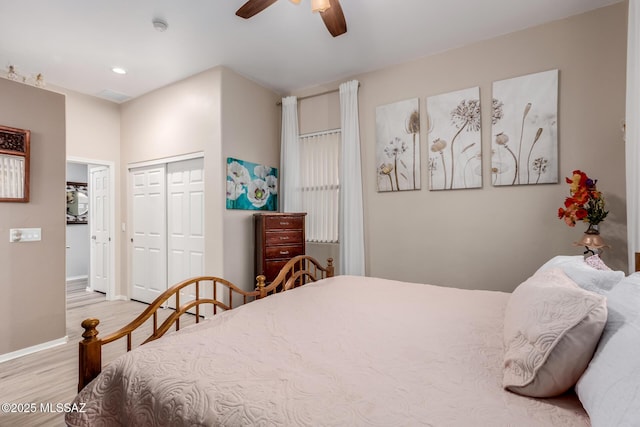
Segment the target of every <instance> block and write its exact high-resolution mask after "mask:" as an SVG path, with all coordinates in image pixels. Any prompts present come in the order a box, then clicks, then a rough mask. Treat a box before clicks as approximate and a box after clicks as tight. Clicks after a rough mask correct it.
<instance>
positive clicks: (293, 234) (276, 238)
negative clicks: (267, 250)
mask: <svg viewBox="0 0 640 427" xmlns="http://www.w3.org/2000/svg"><path fill="white" fill-rule="evenodd" d="M265 241H266V242H267V245H292V244H297V243H302V231H301V230H282V231H268V232H266V233H265Z"/></svg>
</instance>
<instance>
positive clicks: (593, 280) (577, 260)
mask: <svg viewBox="0 0 640 427" xmlns="http://www.w3.org/2000/svg"><path fill="white" fill-rule="evenodd" d="M554 267H559V268H561V269H562V271H564V273H565V274H566V275H567V276H569V278H570V279H571V280H573V281H574V282H576V283H577V284H578V286H580V287H581V288H582V289H586V290H587V291H591V292H596V293H598V294H601V295H605V294H606V293H607V292H608V291H610V290H611V289H612V288H613V287H614V286H615V285H616V284H617V283H619V282H620V281H621V280H622V279H624V276H625V274H624V271H614V270H598V269H595V268H593V267H591V266H590V265H589V264H587V263H586V262H585V261H584V257H583V256H582V255H576V256H563V255H558V256H556V257H553V258H551V259H550V260H549V261H547V262H546V263H545V264H543V265H542V267H540V268H539V269H538V271H537V272H536V273H538V272H541V271H544V270H548V269H550V268H554Z"/></svg>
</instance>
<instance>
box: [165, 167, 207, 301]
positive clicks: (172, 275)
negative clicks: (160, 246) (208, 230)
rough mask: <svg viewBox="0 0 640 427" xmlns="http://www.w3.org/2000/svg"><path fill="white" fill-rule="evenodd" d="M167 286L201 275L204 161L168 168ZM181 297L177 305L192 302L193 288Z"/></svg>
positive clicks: (202, 270) (202, 263)
mask: <svg viewBox="0 0 640 427" xmlns="http://www.w3.org/2000/svg"><path fill="white" fill-rule="evenodd" d="M167 213H168V223H167V226H168V230H167V231H168V232H167V236H168V248H167V256H168V263H167V266H168V270H167V277H168V280H169V286H173V285H174V284H176V283H179V282H181V281H183V280H185V279H188V278H191V277H195V276H201V275H203V274H204V160H203V159H202V158H197V159H190V160H184V161H180V162H174V163H169V164H167ZM190 288H192V289H187V290H186V292H183V293H181V295H180V304H181V305H182V304H183V303H185V302H187V301H190V300H193V299H194V298H195V295H194V292H195V287H194V286H191V287H190Z"/></svg>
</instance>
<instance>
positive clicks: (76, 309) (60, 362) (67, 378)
mask: <svg viewBox="0 0 640 427" xmlns="http://www.w3.org/2000/svg"><path fill="white" fill-rule="evenodd" d="M85 286H86V284H76V285H72V286H68V287H67V336H68V338H69V341H68V342H67V344H64V345H60V346H57V347H55V348H51V349H48V350H43V351H40V352H37V353H34V354H30V355H27V356H23V357H20V358H17V359H13V360H9V361H7V362H4V363H0V403H18V404H24V403H28V404H31V403H34V404H35V405H36V408H37V411H36V412H35V413H20V414H16V413H10V414H7V413H3V412H2V411H0V426H2V427H4V426H20V427H37V426H46V427H58V426H64V425H65V423H64V414H59V413H47V412H44V413H43V412H41V411H40V407H41V404H44V405H46V404H47V403H52V404H54V405H55V404H57V403H69V402H71V401H72V400H73V398H74V397H75V395H76V391H77V387H78V386H77V384H78V342H79V341H80V340H81V339H82V337H81V335H82V332H83V330H82V328H81V327H80V323H81V322H82V320H84V319H86V318H88V317H96V318H98V319H100V325H99V326H98V330H99V331H100V336H104V335H106V334H108V333H111V332H113V331H116V330H117V329H119V328H121V327H122V326H124V325H125V324H127V323H128V322H130V321H131V320H133V319H134V318H135V317H136V316H137V315H138V314H140V313H141V312H142V311H143V310H144V309H145V307H146V304H142V303H139V302H135V301H105V298H104V295H102V294H98V293H94V292H87V291H86V290H85V289H84V288H85ZM170 312H171V311H170V310H161V312H160V313H159V314H160V316H159V319H160V320H164V318H166V316H168V315H169V314H170ZM189 317H191V316H189ZM185 320H187V322H186V323H185V322H183V325H186V324H188V323H190V322H189V321H188V320H189V319H185ZM150 330H151V325H150V324H149V325H148V327H147V328H144V330H143V331H142V332H141V333H140V334H139V335H134V337H133V342H134V345H137V344H139V343H140V342H141V341H142V340H143V339H144V338H145V336H143V333H144V332H146V333H147V334H148V333H149V332H148V331H150ZM124 353H126V343H124V342H115V343H112V344H109V345H107V346H105V348H104V349H103V356H102V361H103V365H104V364H106V363H109V362H110V361H112V360H114V359H115V358H116V357H118V356H120V355H122V354H124Z"/></svg>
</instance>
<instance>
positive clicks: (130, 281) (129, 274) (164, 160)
mask: <svg viewBox="0 0 640 427" xmlns="http://www.w3.org/2000/svg"><path fill="white" fill-rule="evenodd" d="M197 158H203V159H204V151H195V152H193V153H185V154H180V155H176V156H170V157H162V158H159V159H153V160H146V161H140V162H131V163H127V175H126V176H127V178H126V179H127V182H126V186H127V187H126V188H127V190H126V191H127V223H128V224H129V225H131V224H133V209H132V206H133V203H132V200H133V194H132V192H131V184H132V183H131V170H132V169H137V168H143V167H147V166H157V165H163V164H164V165H166V164H168V163H174V162H180V161H183V160H191V159H197ZM203 167H204V164H203ZM131 237H132V236H131V227H127V234H126V239H127V242H129V241H130V239H131ZM126 248H127V249H126V250H127V255H126V256H127V276H126V277H127V282H128V283H127V295H128V296H129V298H131V295H132V294H133V276H132V275H133V265H132V263H133V260H132V258H133V253H132V251H131V246H130V245H129V244H128V243H127V245H126ZM167 285H168V286H172V285H173V284H169V283H167Z"/></svg>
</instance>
